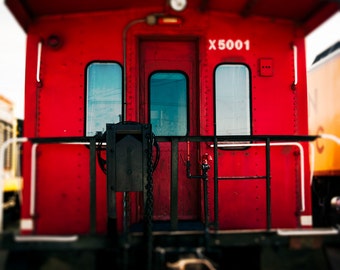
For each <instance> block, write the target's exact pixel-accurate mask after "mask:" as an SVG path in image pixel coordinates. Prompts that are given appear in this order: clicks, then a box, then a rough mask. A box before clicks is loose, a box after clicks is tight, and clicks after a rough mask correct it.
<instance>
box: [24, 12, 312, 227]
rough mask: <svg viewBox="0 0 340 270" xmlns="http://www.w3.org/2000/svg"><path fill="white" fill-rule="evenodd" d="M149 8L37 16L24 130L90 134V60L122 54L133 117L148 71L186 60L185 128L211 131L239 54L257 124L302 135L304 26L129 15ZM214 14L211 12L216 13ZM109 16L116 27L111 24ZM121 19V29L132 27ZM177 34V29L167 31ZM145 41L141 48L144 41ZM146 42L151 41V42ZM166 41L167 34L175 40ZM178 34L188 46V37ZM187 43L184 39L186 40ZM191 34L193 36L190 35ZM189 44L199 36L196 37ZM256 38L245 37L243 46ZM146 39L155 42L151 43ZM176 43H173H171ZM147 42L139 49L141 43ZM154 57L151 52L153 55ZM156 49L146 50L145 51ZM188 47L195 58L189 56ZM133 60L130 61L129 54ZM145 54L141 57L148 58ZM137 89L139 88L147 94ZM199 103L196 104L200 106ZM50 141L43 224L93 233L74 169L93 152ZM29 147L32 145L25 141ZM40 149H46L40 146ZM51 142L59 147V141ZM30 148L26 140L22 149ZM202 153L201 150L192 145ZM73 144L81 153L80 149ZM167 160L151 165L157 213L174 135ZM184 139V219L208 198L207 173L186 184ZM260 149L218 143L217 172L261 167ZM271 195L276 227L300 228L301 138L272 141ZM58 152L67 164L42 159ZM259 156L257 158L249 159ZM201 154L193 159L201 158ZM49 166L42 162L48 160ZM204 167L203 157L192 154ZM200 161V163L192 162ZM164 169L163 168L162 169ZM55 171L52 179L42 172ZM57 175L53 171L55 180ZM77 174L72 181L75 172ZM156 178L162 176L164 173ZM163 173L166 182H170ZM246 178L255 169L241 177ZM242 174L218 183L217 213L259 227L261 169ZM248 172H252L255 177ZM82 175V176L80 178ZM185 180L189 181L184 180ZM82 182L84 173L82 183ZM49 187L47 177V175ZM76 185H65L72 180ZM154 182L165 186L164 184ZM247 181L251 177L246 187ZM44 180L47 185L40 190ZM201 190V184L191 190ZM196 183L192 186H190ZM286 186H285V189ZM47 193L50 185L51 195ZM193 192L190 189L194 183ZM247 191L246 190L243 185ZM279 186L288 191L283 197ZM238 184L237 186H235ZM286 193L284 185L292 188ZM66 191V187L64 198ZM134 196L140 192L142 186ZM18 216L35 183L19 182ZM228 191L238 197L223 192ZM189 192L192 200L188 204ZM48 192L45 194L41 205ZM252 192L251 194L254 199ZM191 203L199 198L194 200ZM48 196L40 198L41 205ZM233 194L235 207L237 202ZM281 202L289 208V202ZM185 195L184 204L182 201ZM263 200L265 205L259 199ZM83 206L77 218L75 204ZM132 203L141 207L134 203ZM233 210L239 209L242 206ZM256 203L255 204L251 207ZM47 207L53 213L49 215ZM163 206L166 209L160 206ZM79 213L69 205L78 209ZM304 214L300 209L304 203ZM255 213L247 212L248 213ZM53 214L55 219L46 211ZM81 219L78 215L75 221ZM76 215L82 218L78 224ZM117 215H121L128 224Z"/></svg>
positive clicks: (189, 15)
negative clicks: (267, 68) (264, 72)
mask: <svg viewBox="0 0 340 270" xmlns="http://www.w3.org/2000/svg"><path fill="white" fill-rule="evenodd" d="M152 11H153V10H152V9H150V10H144V9H143V10H142V11H141V12H138V10H136V9H134V10H129V11H128V12H126V11H117V12H113V11H112V12H107V13H93V14H91V15H86V16H83V15H81V14H77V15H63V16H52V17H48V16H46V17H44V18H38V19H37V20H36V21H35V24H34V25H32V26H31V27H30V29H29V32H28V43H27V44H28V47H27V65H26V105H25V127H24V128H25V136H28V137H36V136H39V137H45V136H51V137H57V136H61V137H63V136H83V135H84V115H85V106H84V104H85V100H84V98H85V91H86V84H85V81H86V76H85V71H86V66H87V64H88V63H90V62H92V61H95V60H106V61H116V62H118V63H120V64H122V65H123V64H124V63H126V71H127V77H126V78H127V95H126V98H127V100H126V101H127V120H132V121H141V122H147V121H148V115H147V111H148V106H147V103H148V97H147V81H146V78H147V77H148V74H150V73H151V72H152V71H153V70H154V69H160V68H162V69H164V68H170V69H182V68H184V69H186V70H190V72H187V73H188V74H196V75H193V77H192V78H191V77H190V83H189V85H190V86H191V89H190V91H189V100H190V102H191V103H190V117H191V118H190V121H191V123H190V124H191V126H192V129H191V130H190V135H213V132H214V70H215V68H216V66H217V65H218V64H220V63H242V64H245V65H247V66H248V67H249V69H250V71H251V72H250V74H251V78H250V79H251V80H250V83H251V104H252V106H251V114H252V123H251V124H252V132H253V134H255V135H256V134H257V135H259V134H276V135H280V134H290V135H304V134H307V124H306V123H307V109H306V108H307V106H306V104H307V102H306V79H305V63H304V60H305V59H304V44H303V35H302V34H301V32H300V29H297V28H296V25H295V24H293V23H290V22H286V21H284V22H282V21H271V20H266V19H263V18H256V17H248V18H247V19H245V18H243V17H240V16H234V15H233V16H229V15H228V16H226V15H225V14H222V13H218V12H214V13H209V12H207V13H200V12H197V11H196V10H188V11H186V13H183V14H182V15H183V24H181V25H176V26H174V25H172V26H168V25H162V26H158V25H153V26H150V25H147V24H145V23H144V22H141V23H136V24H135V25H133V26H130V27H127V25H128V24H129V23H130V22H132V21H133V20H135V19H139V18H141V17H143V16H144V15H145V14H148V13H151V12H152ZM211 15H214V16H211ZM108 25H110V26H111V27H107V26H108ZM125 27H126V28H125ZM124 31H126V33H127V35H126V45H127V46H126V55H125V57H126V59H124V55H123V52H124V50H123V33H124ZM52 34H54V35H58V36H60V37H61V39H62V41H63V44H62V46H61V47H60V48H58V49H53V48H51V47H49V46H48V44H47V42H46V41H47V40H48V37H49V36H50V35H52ZM40 40H41V41H42V42H43V43H42V53H41V68H40V71H39V76H40V78H41V83H40V84H37V83H36V73H37V58H38V57H37V56H38V49H37V48H38V42H39V41H40ZM170 40H175V41H174V42H171V41H170ZM228 40H231V41H233V42H236V41H237V40H239V41H241V42H242V44H243V45H242V46H243V47H242V49H236V48H233V49H226V48H223V49H222V48H220V47H219V46H218V45H219V43H222V45H223V44H225V42H226V41H228ZM144 41H145V42H148V46H149V45H150V47H148V46H146V47H147V48H146V49H145V50H144V49H142V48H141V47H140V43H139V42H144ZM292 43H294V44H295V45H296V46H297V48H298V52H299V53H298V55H299V56H298V57H299V59H298V70H297V73H298V78H299V82H298V85H297V87H296V89H295V90H293V89H292V88H291V85H292V83H293V81H294V76H295V75H294V74H295V71H296V70H295V67H294V52H293V49H292ZM145 44H146V43H145ZM155 44H167V46H168V47H167V49H171V50H169V51H168V50H165V49H164V51H161V53H162V54H163V56H164V55H165V58H164V59H163V60H159V59H158V60H157V59H152V61H153V60H157V61H154V62H153V63H151V64H150V65H148V67H146V68H141V67H142V64H141V62H140V61H141V60H140V59H143V57H144V56H143V52H150V54H151V55H152V53H154V52H155V49H154V48H152V47H151V45H155ZM169 44H170V45H169ZM181 44H182V45H181ZM183 44H185V45H183ZM188 44H191V45H189V46H188ZM193 44H194V45H193ZM248 46H249V47H248ZM148 48H150V50H148ZM174 48H176V49H174ZM143 50H144V51H143ZM147 57H149V55H148V56H147ZM150 57H151V56H150ZM188 57H191V58H188ZM268 58H269V59H272V76H261V73H260V72H259V60H260V59H268ZM125 60H126V62H125ZM142 62H143V60H142ZM140 93H142V94H140ZM199 106H200V107H199ZM48 147H50V146H44V147H42V148H41V150H40V151H41V156H39V157H38V163H39V169H38V175H37V179H38V181H39V184H38V187H37V188H38V190H39V195H38V196H41V197H37V202H38V204H39V206H38V210H39V216H38V217H37V229H38V231H37V232H38V233H41V232H51V233H61V232H65V233H66V232H81V233H83V232H86V231H87V230H88V223H87V222H88V221H87V220H88V219H87V217H88V216H87V215H88V214H86V213H85V212H86V211H87V210H86V211H85V208H87V207H88V201H87V199H85V198H88V197H89V194H88V189H86V188H87V184H88V183H87V182H88V181H87V180H86V181H84V186H82V187H81V189H82V190H83V191H84V194H80V191H79V190H78V186H77V185H76V184H75V183H79V182H77V181H78V180H77V179H78V173H79V175H80V176H79V177H81V178H83V179H88V174H87V173H88V171H89V167H88V166H89V165H88V153H87V152H86V151H88V150H87V149H86V148H82V149H81V150H79V149H78V147H75V148H76V149H75V148H73V146H72V147H71V148H72V149H74V152H69V150H67V149H66V146H65V147H64V146H63V147H61V148H59V147H55V146H54V147H52V148H51V149H50V150H49V148H48ZM304 147H305V154H306V156H305V160H306V161H307V158H306V157H307V153H308V151H307V147H306V145H304ZM25 149H26V147H25ZM39 149H40V148H39ZM52 149H53V151H52ZM26 150H28V151H27V152H26ZM26 150H25V153H24V157H25V164H24V166H25V168H24V178H25V187H27V186H29V184H30V181H31V180H30V163H29V161H30V150H29V147H27V149H26ZM195 152H196V154H195ZM205 152H208V153H209V154H211V155H212V156H213V153H212V149H211V148H210V147H209V146H207V145H206V144H202V145H201V146H200V147H199V149H195V147H194V146H193V147H192V157H193V158H192V160H193V163H195V164H196V165H197V164H198V162H199V159H200V154H202V153H205ZM76 153H81V156H78V155H77V154H76ZM161 155H162V160H161V161H160V165H159V168H158V169H157V171H156V172H155V175H154V176H155V192H159V198H158V200H159V203H160V204H156V208H155V212H156V214H158V215H159V217H164V216H166V215H168V213H169V200H170V199H169V197H168V196H169V195H168V194H169V185H168V183H169V181H170V178H169V174H170V165H169V160H170V154H169V146H168V145H167V144H164V145H163V146H162V154H161ZM185 155H186V145H185V144H180V146H179V154H178V160H179V164H178V168H179V182H180V183H183V187H184V188H183V190H182V191H180V193H181V195H180V196H179V198H180V199H181V198H183V200H182V199H181V200H182V201H180V202H179V206H180V207H179V211H181V212H179V215H180V216H181V218H187V217H186V214H188V215H190V216H191V217H190V218H193V217H195V218H197V217H198V216H199V215H201V214H200V211H201V208H202V196H201V194H199V193H200V192H197V194H196V190H198V189H199V188H200V184H199V183H197V185H196V184H194V183H191V182H190V181H195V180H188V179H186V177H185V166H184V161H183V158H184V160H185ZM261 155H262V156H263V154H262V153H260V150H254V149H249V150H242V151H237V152H236V151H219V164H220V166H221V168H219V170H220V173H221V175H223V174H227V173H230V174H232V175H239V174H240V175H251V174H263V173H264V172H263V170H264V165H263V164H264V159H263V157H261V158H260V159H261V160H260V159H258V157H259V156H261ZM272 156H273V161H272V164H271V165H272V182H273V188H272V200H273V212H274V213H273V217H272V218H273V220H272V221H273V225H274V226H276V227H294V226H295V224H296V223H297V217H296V216H295V213H296V212H298V209H299V204H300V198H299V196H300V195H299V194H300V193H299V192H300V191H299V188H300V179H299V173H298V170H299V169H298V167H299V162H298V161H297V160H299V158H298V157H297V156H296V153H295V148H294V149H292V148H290V147H277V148H276V149H275V150H273V151H272ZM45 157H46V158H48V159H49V160H53V164H59V163H60V166H61V168H62V169H60V170H56V169H55V167H53V166H50V164H51V163H49V162H48V161H45V160H44V158H45ZM253 158H254V159H256V161H253ZM194 159H196V161H195V160H194ZM74 164H80V165H81V168H82V169H81V171H80V169H79V171H80V172H76V171H72V168H73V165H74ZM42 165H46V168H45V169H44V167H43V166H42ZM197 166H198V165H197ZM192 169H193V172H192V173H193V174H194V173H195V172H197V173H199V172H198V170H196V168H194V167H193V168H192ZM213 171H214V170H213V166H212V168H211V169H210V170H209V206H210V211H209V213H210V217H211V219H213V214H214V213H213V211H214V209H213V196H214V194H213V189H214V186H213ZM308 171H309V167H308V164H306V166H305V178H306V179H308V175H309V174H308ZM164 172H165V173H164ZM97 174H99V175H100V176H98V179H97V209H98V211H97V227H98V228H99V229H98V230H99V231H105V230H106V228H105V226H106V224H105V222H106V210H105V209H106V206H105V200H106V191H105V190H106V187H105V185H104V183H105V176H104V175H103V174H102V173H101V172H100V170H99V168H98V172H97ZM45 179H48V180H45ZM49 179H52V180H49ZM69 179H73V180H71V181H70V180H69ZM157 181H160V182H159V183H157ZM165 181H166V182H167V184H166V185H165V186H163V185H162V184H163V182H165ZM245 181H248V180H245ZM245 181H240V182H236V181H234V182H227V181H220V182H219V184H218V185H219V192H220V193H219V198H218V200H219V202H220V206H221V207H220V208H219V212H218V215H219V217H220V219H221V228H231V227H233V228H235V227H242V228H244V227H247V228H248V227H253V228H259V227H262V226H264V224H265V223H264V222H265V221H264V218H263V213H264V211H265V209H264V201H265V194H264V190H265V189H264V186H263V183H262V182H263V181H260V180H255V182H250V183H249V185H248V184H245V183H244V182H245ZM251 181H253V180H251ZM85 182H86V184H85ZM184 182H186V183H185V184H184ZM189 182H190V184H189V185H191V184H192V185H193V186H194V187H193V189H191V187H188V186H186V185H187V183H189ZM82 183H83V182H82ZM50 185H52V187H53V188H51V186H50ZM68 185H69V190H68V191H67V192H66V194H65V191H64V190H65V188H66V189H67V186H68ZM157 185H158V186H157ZM242 185H244V186H242ZM45 189H47V190H48V191H49V192H50V193H46V194H45V193H44V192H43V191H44V190H45ZM305 189H306V199H307V200H306V201H307V202H308V199H310V195H309V192H310V191H309V182H308V181H305ZM193 191H194V192H193ZM188 192H193V193H194V194H195V195H194V194H192V196H193V199H192V200H191V196H185V195H186V194H188ZM73 193H75V194H80V195H79V196H78V197H77V196H76V197H75V198H79V200H80V201H79V202H78V201H77V200H75V198H71V201H70V202H68V203H71V205H72V206H74V209H68V208H67V202H66V200H65V201H63V200H62V194H64V197H65V196H66V197H67V198H70V197H71V196H70V194H73ZM288 193H289V196H288V195H287V194H288ZM47 194H49V195H47ZM190 194H191V193H190ZM237 194H240V195H237ZM281 194H284V195H285V196H281ZM236 195H237V196H236ZM286 195H287V196H286ZM66 197H65V198H66ZM136 197H138V196H136ZM50 198H53V200H54V201H56V200H58V202H60V204H61V205H60V208H58V207H56V206H55V205H54V202H53V201H50ZM23 199H24V202H23V214H22V215H23V217H25V218H29V217H30V213H29V203H30V195H29V189H28V188H25V189H24V198H23ZM133 200H135V202H136V205H135V206H134V207H135V210H133V211H135V212H134V213H136V214H135V217H134V218H133V219H132V221H138V220H139V218H140V216H141V215H140V213H138V211H139V209H138V206H137V203H139V201H140V200H139V198H133ZM228 200H232V201H228ZM188 201H192V202H194V203H192V204H191V205H190V206H187V205H186V203H187V202H188ZM41 202H43V203H42V204H40V203H41ZM254 202H255V203H254ZM196 203H197V204H198V205H199V206H198V207H192V206H193V205H194V204H195V205H196ZM44 204H45V206H44ZM230 205H232V206H233V207H235V208H233V209H230V208H229V207H230ZM282 205H285V208H284V209H282V208H281V207H282ZM182 206H185V207H183V208H182ZM257 208H258V210H257ZM58 209H66V210H65V212H66V213H68V214H67V216H70V217H71V220H72V222H71V223H70V224H71V225H70V226H68V227H67V229H65V226H64V225H62V223H61V222H62V220H63V218H62V215H63V214H62V213H63V212H58ZM76 209H80V210H79V211H80V212H79V213H82V214H84V215H83V216H82V217H80V215H78V214H75V213H78V212H74V211H78V210H76ZM136 209H137V210H136ZM238 209H242V211H243V212H242V211H241V212H239V210H238ZM248 210H249V211H248ZM49 211H52V212H54V213H56V214H55V216H50V215H49ZM117 211H118V212H117V214H118V217H119V218H120V222H121V217H122V198H121V194H118V197H117ZM162 211H165V213H166V214H164V213H163V212H162ZM73 214H74V215H73ZM298 214H300V213H298ZM305 214H307V215H309V214H311V209H310V206H309V204H308V203H307V205H306V212H305ZM248 215H249V216H248ZM235 216H239V217H240V220H239V221H235V224H234V225H231V224H232V223H231V221H230V218H231V217H235ZM50 218H51V220H49V219H50ZM80 220H81V221H80ZM77 222H82V225H81V226H80V227H78V226H77V225H76V224H77ZM121 224H122V223H119V224H118V225H119V227H120V228H121V226H122V225H121Z"/></svg>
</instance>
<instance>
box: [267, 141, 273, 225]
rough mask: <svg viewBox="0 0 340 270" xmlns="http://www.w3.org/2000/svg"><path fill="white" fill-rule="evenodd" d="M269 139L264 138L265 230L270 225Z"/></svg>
mask: <svg viewBox="0 0 340 270" xmlns="http://www.w3.org/2000/svg"><path fill="white" fill-rule="evenodd" d="M270 178H271V177H270V138H269V137H267V138H266V198H267V230H270V229H271V227H272V225H271V215H272V214H271V211H272V210H271V198H270V196H271V187H270V186H271V185H270Z"/></svg>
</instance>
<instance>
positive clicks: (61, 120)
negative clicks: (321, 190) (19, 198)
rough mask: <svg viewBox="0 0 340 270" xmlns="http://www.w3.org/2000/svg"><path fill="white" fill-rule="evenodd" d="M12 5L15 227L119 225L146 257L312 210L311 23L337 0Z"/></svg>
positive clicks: (59, 229)
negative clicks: (18, 118)
mask: <svg viewBox="0 0 340 270" xmlns="http://www.w3.org/2000/svg"><path fill="white" fill-rule="evenodd" d="M7 5H8V6H9V8H10V9H11V10H12V12H13V14H14V15H15V16H16V18H17V20H18V21H19V22H20V24H21V25H22V27H23V28H24V29H25V31H26V32H27V64H26V98H25V130H24V136H25V137H27V138H28V141H29V142H28V143H26V144H25V145H24V152H23V158H24V172H23V174H24V190H23V202H22V214H21V220H20V231H21V235H20V236H19V237H18V238H17V241H18V242H20V241H26V240H27V239H35V240H36V241H40V240H41V239H40V238H39V237H40V236H41V235H44V236H46V235H49V236H51V237H50V238H48V239H49V241H52V242H53V241H54V240H55V239H59V240H60V241H61V242H63V241H64V242H68V241H71V240H72V241H73V240H75V241H76V239H78V238H77V237H78V236H81V237H82V236H94V235H96V236H98V237H104V238H105V239H106V236H107V235H110V236H112V238H113V239H116V238H115V237H120V236H126V237H125V238H124V239H125V240H124V243H126V242H125V241H127V242H128V243H129V245H131V246H132V248H131V250H134V249H133V246H134V244H136V243H139V244H140V243H147V246H148V247H149V248H148V249H147V250H148V251H149V252H148V253H147V255H148V256H146V257H147V258H148V259H151V258H152V257H153V258H155V257H156V258H157V255H155V254H156V253H157V252H158V251H159V249H162V248H163V249H165V250H166V248H168V247H173V246H177V248H178V249H177V252H178V253H180V252H179V251H178V250H180V248H182V249H181V250H183V249H184V250H186V251H185V252H188V250H190V248H193V247H197V246H201V245H203V246H205V247H206V248H207V249H209V248H211V247H212V248H213V249H220V248H222V249H223V248H225V247H229V246H230V245H231V246H233V245H238V243H236V242H235V241H234V240H235V239H237V238H233V239H228V237H226V235H229V236H231V235H233V236H234V237H240V235H242V236H244V235H245V234H247V233H246V232H249V230H251V232H252V233H254V232H255V231H256V232H257V233H256V234H255V235H256V236H254V235H253V234H251V235H248V236H247V237H249V238H248V240H247V241H245V243H247V244H249V243H253V241H255V240H254V239H258V238H257V237H259V235H262V233H264V234H266V235H267V234H268V233H269V232H271V233H272V234H271V237H274V238H275V237H277V236H278V235H279V234H280V233H282V232H287V231H282V230H281V229H300V228H306V227H312V226H313V224H312V209H311V193H310V168H309V158H308V155H309V153H308V141H312V140H314V139H315V138H316V137H315V136H307V135H308V125H307V94H306V92H307V91H306V88H307V87H306V65H305V47H304V37H305V36H306V35H307V34H308V33H309V32H310V31H312V30H313V29H314V28H315V27H317V26H318V25H319V24H320V23H321V22H323V21H324V20H326V19H327V18H328V17H329V16H330V15H331V14H333V13H334V12H335V11H336V10H337V8H338V5H337V4H336V3H335V2H332V1H323V2H319V1H299V2H296V1H295V2H294V1H275V2H273V1H266V0H263V1H237V2H235V1H231V2H230V1H219V0H213V1H199V0H188V2H187V3H186V1H185V0H179V1H171V0H170V1H165V0H164V1H160V0H157V1H156V0H153V1H144V2H141V1H133V0H129V1H128V0H127V1H124V2H121V1H105V0H104V1H72V2H69V1H58V2H41V1H35V0H27V1H16V0H8V1H7ZM235 230H242V233H241V232H240V235H239V234H235ZM140 232H144V236H147V240H146V242H143V239H144V238H143V237H140V234H141V233H140ZM278 232H279V233H278ZM60 235H63V237H64V238H63V237H59V236H60ZM236 235H237V236H236ZM32 236H33V238H27V237H32ZM57 236H58V237H59V238H57ZM181 236H183V238H181ZM184 236H185V237H184ZM34 237H36V238H34ZM72 237H75V238H72ZM130 237H131V238H132V239H134V240H131V238H130ZM134 237H135V238H136V239H135V238H134ZM211 238H213V239H214V241H212V242H211V241H209V239H211ZM39 239H40V240H39ZM110 239H111V238H110ZM128 239H129V240H128ZM141 239H142V240H141ZM174 239H176V241H179V242H180V244H174V241H175V240H174ZM184 239H186V240H184ZM130 240H131V241H130ZM144 240H145V239H144ZM230 240H232V241H230ZM111 244H112V246H113V247H114V248H117V249H119V247H120V245H119V242H116V241H115V240H112V242H111ZM142 245H143V244H142ZM136 246H139V245H138V244H136ZM155 246H157V247H158V248H159V249H158V251H156V250H155V249H153V248H154V247H155ZM179 247H180V248H179ZM173 250H174V249H172V251H171V252H173ZM175 250H176V248H175ZM164 252H165V253H167V251H164ZM171 252H170V253H171ZM157 254H158V253H157ZM160 257H162V256H160ZM162 258H163V257H162ZM166 260H167V259H165V261H166ZM117 261H119V259H117ZM160 261H161V262H160V265H163V263H164V262H163V261H162V260H160ZM217 261H221V262H220V263H221V265H223V262H222V261H223V256H222V257H221V258H220V259H217ZM124 263H126V261H124ZM148 263H149V264H148V265H150V261H148ZM118 264H119V262H118Z"/></svg>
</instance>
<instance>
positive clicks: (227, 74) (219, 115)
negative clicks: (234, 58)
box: [215, 64, 250, 135]
mask: <svg viewBox="0 0 340 270" xmlns="http://www.w3.org/2000/svg"><path fill="white" fill-rule="evenodd" d="M215 87H216V88H215V104H216V108H215V109H216V112H215V113H216V134H217V135H250V74H249V69H248V68H247V67H246V66H245V65H235V64H233V65H228V64H223V65H220V66H218V67H217V69H216V72H215Z"/></svg>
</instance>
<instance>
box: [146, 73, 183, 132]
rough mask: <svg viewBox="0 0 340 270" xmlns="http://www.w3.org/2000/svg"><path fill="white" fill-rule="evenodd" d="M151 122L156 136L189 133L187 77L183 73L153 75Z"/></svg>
mask: <svg viewBox="0 0 340 270" xmlns="http://www.w3.org/2000/svg"><path fill="white" fill-rule="evenodd" d="M150 123H151V124H152V130H153V132H154V133H155V135H156V136H185V135H186V134H187V78H186V76H185V75H184V74H183V73H178V72H158V73H154V74H152V75H151V78H150Z"/></svg>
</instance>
